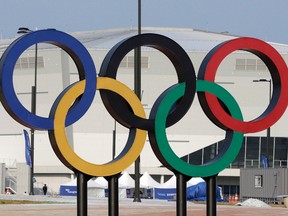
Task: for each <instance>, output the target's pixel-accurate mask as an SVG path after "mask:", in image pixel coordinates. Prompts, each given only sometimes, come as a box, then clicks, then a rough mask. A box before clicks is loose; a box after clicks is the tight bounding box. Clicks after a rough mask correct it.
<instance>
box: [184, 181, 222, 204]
mask: <svg viewBox="0 0 288 216" xmlns="http://www.w3.org/2000/svg"><path fill="white" fill-rule="evenodd" d="M187 200H196V201H206V182H200V183H198V184H196V185H193V186H191V187H188V188H187ZM216 201H217V202H225V200H223V199H222V198H221V190H220V187H218V186H216Z"/></svg>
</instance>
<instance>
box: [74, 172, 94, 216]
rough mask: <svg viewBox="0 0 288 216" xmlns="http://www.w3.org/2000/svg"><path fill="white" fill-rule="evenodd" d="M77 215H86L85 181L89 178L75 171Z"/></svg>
mask: <svg viewBox="0 0 288 216" xmlns="http://www.w3.org/2000/svg"><path fill="white" fill-rule="evenodd" d="M76 176H77V216H87V215H88V210H87V209H88V202H87V182H88V180H89V179H90V178H91V176H88V175H86V174H84V173H81V172H77V173H76Z"/></svg>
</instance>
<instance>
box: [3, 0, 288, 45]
mask: <svg viewBox="0 0 288 216" xmlns="http://www.w3.org/2000/svg"><path fill="white" fill-rule="evenodd" d="M141 8H142V10H141V11H142V16H141V22H142V27H177V28H194V29H200V30H205V31H213V32H229V33H230V34H232V35H237V36H249V37H256V38H259V39H262V40H266V41H270V42H277V43H285V44H288V25H287V21H288V18H287V16H288V13H287V11H288V1H287V0H274V1H271V0H177V1H176V0H174V1H173V0H142V1H141ZM0 9H1V10H0V17H1V19H0V38H1V39H6V38H14V37H15V36H16V34H17V30H18V28H19V27H28V28H30V29H31V30H36V29H45V28H55V29H57V30H61V31H64V32H75V31H90V30H98V29H111V28H129V27H136V28H137V25H138V21H137V19H138V0H81V1H80V0H49V1H47V0H0Z"/></svg>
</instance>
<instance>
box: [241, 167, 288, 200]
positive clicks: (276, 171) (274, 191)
mask: <svg viewBox="0 0 288 216" xmlns="http://www.w3.org/2000/svg"><path fill="white" fill-rule="evenodd" d="M287 194H288V169H287V168H259V169H253V168H251V169H249V168H248V169H247V168H246V169H241V170H240V200H241V201H243V200H246V199H249V198H254V199H259V200H262V201H264V202H266V203H283V197H284V196H283V195H287Z"/></svg>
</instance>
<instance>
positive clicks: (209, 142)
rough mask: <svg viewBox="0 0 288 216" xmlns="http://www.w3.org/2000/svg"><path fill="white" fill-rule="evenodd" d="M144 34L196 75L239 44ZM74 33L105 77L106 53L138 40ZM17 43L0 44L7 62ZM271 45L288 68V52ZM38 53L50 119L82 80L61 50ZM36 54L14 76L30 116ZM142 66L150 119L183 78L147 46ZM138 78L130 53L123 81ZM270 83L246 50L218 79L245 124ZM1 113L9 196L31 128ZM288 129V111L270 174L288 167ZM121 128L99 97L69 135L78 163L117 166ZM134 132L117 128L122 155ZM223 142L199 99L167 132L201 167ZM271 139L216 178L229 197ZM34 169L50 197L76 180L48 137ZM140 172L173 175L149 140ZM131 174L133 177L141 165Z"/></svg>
mask: <svg viewBox="0 0 288 216" xmlns="http://www.w3.org/2000/svg"><path fill="white" fill-rule="evenodd" d="M142 33H157V34H161V35H165V36H167V37H169V38H171V39H173V40H174V41H176V42H177V43H178V44H180V45H181V46H182V47H183V48H184V49H185V50H186V52H187V54H188V55H189V57H190V58H191V60H192V63H193V65H194V68H195V72H196V73H197V72H198V69H199V66H200V64H201V62H202V60H203V59H204V57H205V55H206V54H207V53H208V52H209V51H210V50H211V49H212V48H213V47H215V46H216V45H218V44H220V43H221V42H223V41H226V40H231V39H234V38H236V37H237V36H233V35H229V34H228V33H227V32H223V33H215V32H207V31H201V30H196V29H175V28H171V29H170V28H142ZM69 34H71V35H73V36H74V37H76V38H77V39H78V40H79V41H81V43H82V44H83V45H84V46H85V47H86V48H87V49H88V51H89V53H90V54H91V56H92V58H93V60H94V63H95V65H96V70H97V72H99V69H100V66H101V63H102V61H103V59H104V57H105V55H106V54H107V52H108V51H109V50H110V49H111V48H112V47H113V46H114V45H115V44H116V43H118V42H119V41H121V40H122V39H125V38H127V37H130V36H133V35H136V34H137V29H132V28H131V29H111V30H96V31H90V32H74V33H69ZM18 36H19V35H18ZM18 36H17V37H18ZM15 39H16V37H15V38H12V39H9V40H8V39H5V40H0V56H1V55H2V54H3V52H4V51H5V50H6V48H7V47H8V46H9V44H11V43H12V41H13V40H15ZM269 43H270V44H271V45H272V46H273V47H274V48H275V49H276V50H277V51H278V52H279V53H280V54H281V55H282V57H283V58H284V60H285V61H286V62H287V61H288V45H285V44H277V43H273V42H269ZM37 51H38V68H37V101H36V113H37V115H40V116H44V117H47V116H48V115H49V111H50V108H51V106H52V104H53V102H54V100H55V99H56V97H57V96H58V94H59V93H60V92H61V91H62V90H63V88H64V87H65V86H67V85H69V84H70V83H73V82H74V81H76V80H78V73H77V69H76V67H75V64H74V62H73V61H72V59H71V58H70V57H69V56H68V55H67V54H66V53H65V52H64V51H63V50H61V49H60V48H58V47H56V46H52V45H51V46H50V45H49V46H48V45H45V44H38V50H37ZM34 55H35V47H34V46H33V47H31V48H30V49H29V50H27V51H25V53H23V55H21V57H20V58H19V61H18V62H17V64H16V66H15V71H14V85H15V90H16V93H17V97H18V98H19V100H20V101H21V102H22V103H23V105H24V106H25V107H26V108H27V109H28V110H30V109H31V86H33V85H34V72H35V71H34V70H35V64H34V61H35V57H34ZM141 62H142V64H141V73H142V84H141V95H142V104H143V107H144V109H145V111H146V115H147V116H149V112H150V109H151V107H152V106H153V104H154V102H155V100H156V98H157V97H158V96H159V95H160V94H161V93H162V92H163V91H164V90H165V89H167V88H168V87H170V86H171V85H173V84H175V83H177V76H176V72H175V69H174V67H173V65H172V64H171V62H170V61H169V60H168V58H167V57H166V56H165V55H163V54H162V53H161V52H159V51H157V50H155V49H152V48H149V47H142V51H141ZM133 73H134V52H130V53H129V54H128V55H126V57H125V58H124V59H123V60H122V62H121V65H120V67H119V69H118V72H117V79H118V80H120V81H121V82H123V83H125V84H126V85H128V86H129V87H130V88H131V89H132V90H133V88H134V74H133ZM260 79H261V80H262V81H263V80H264V79H265V80H266V82H255V80H260ZM270 80H271V76H270V73H269V71H268V69H267V67H266V66H265V64H264V63H263V62H262V61H261V60H260V59H259V58H258V57H257V56H255V55H253V54H251V53H248V52H245V51H237V52H233V53H232V54H231V55H229V56H228V57H227V58H225V60H224V61H223V62H222V63H221V65H220V67H219V68H218V71H217V77H216V82H217V83H219V85H221V86H223V87H224V88H225V89H227V90H228V91H229V92H230V93H231V94H232V95H233V96H234V98H235V99H236V101H237V102H238V104H239V106H240V108H241V111H242V112H243V115H244V119H245V120H246V121H249V120H252V119H254V118H256V117H258V116H259V115H260V114H261V113H263V111H264V110H265V109H266V107H267V105H268V102H269V96H270V95H269V87H271V86H270V85H271V82H269V81H270ZM0 113H1V118H0V125H1V126H0V145H1V146H2V147H1V151H0V162H1V163H2V164H3V166H2V176H6V177H5V178H6V185H5V184H3V178H4V177H2V184H1V190H2V191H1V192H4V191H3V190H4V187H5V186H10V185H9V184H11V181H12V182H13V181H14V183H16V182H17V181H18V182H19V179H20V178H21V173H20V172H19V169H20V167H22V168H23V166H24V169H26V168H27V169H28V170H29V167H28V166H27V165H26V164H25V140H24V136H23V129H26V130H28V131H30V129H29V128H25V127H24V126H22V125H21V124H19V123H17V122H16V121H15V120H14V119H12V118H11V117H10V116H9V115H8V114H7V112H6V111H5V109H4V108H3V106H1V108H0ZM287 122H288V112H286V113H285V114H284V115H283V116H282V118H281V119H280V120H279V121H278V122H277V123H276V124H275V125H273V126H272V127H271V134H270V135H271V138H270V140H269V148H270V149H269V157H268V158H269V167H273V168H274V167H275V168H279V167H285V168H287V154H288V151H287V148H288V147H287V146H288V145H287V144H288V133H287ZM114 128H115V121H114V119H113V118H112V117H111V116H110V115H109V114H108V112H107V111H106V109H105V107H104V106H103V103H102V101H101V98H100V97H99V92H97V93H96V98H95V100H94V103H93V105H92V106H91V107H90V109H89V111H88V112H87V113H86V114H85V115H84V116H83V117H82V118H81V119H80V120H79V121H78V122H76V123H75V124H73V126H71V127H69V128H68V129H67V136H68V138H69V140H70V144H71V145H72V146H73V148H74V150H75V152H76V153H77V154H78V155H79V156H81V157H82V158H84V159H85V160H87V161H89V162H92V163H106V162H109V161H110V160H111V159H112V146H113V145H112V143H113V142H112V140H113V137H112V132H113V130H114ZM127 132H128V129H126V128H124V127H123V126H121V125H120V124H118V123H117V124H116V154H117V153H120V152H121V150H122V149H123V146H124V144H125V142H126V139H127ZM224 135H225V132H224V131H223V130H222V129H219V128H218V127H217V126H215V125H214V124H213V123H212V122H211V121H210V120H209V119H208V118H207V117H206V116H205V114H204V112H203V111H202V109H201V107H200V105H199V102H198V100H197V96H196V98H195V99H194V102H193V105H192V107H191V109H190V110H189V112H188V113H187V114H186V115H185V117H184V118H183V119H182V120H181V121H180V122H178V123H176V124H175V125H173V126H172V127H170V128H168V129H167V136H168V140H169V142H170V145H171V147H172V149H173V150H174V151H175V152H176V153H177V155H178V156H179V157H181V158H183V159H184V160H186V161H189V162H190V163H194V164H202V163H205V162H207V161H209V159H211V158H213V157H214V156H215V154H217V152H218V149H220V147H221V142H220V141H221V140H223V138H224ZM266 136H267V131H266V130H265V131H262V132H258V133H253V134H245V139H244V143H243V147H242V149H241V151H240V153H239V155H238V157H237V159H236V160H235V162H234V163H232V164H231V165H230V167H227V168H226V169H225V170H224V171H222V172H221V173H219V176H218V177H217V184H218V185H220V186H222V190H223V192H224V194H228V193H235V192H237V191H238V192H239V175H240V168H248V167H249V168H251V167H255V168H260V167H261V155H263V154H266ZM23 164H24V165H23ZM34 166H35V167H34V177H35V181H36V182H35V183H34V187H35V188H37V187H38V188H41V187H42V185H43V184H44V183H45V184H47V185H48V187H49V189H50V190H52V191H53V192H54V193H57V192H59V186H60V184H62V183H66V182H69V181H70V180H72V179H74V178H75V175H74V173H73V171H71V170H69V169H68V168H66V167H65V166H64V165H63V164H62V163H61V162H60V160H59V159H58V158H57V156H56V155H55V153H54V152H53V149H52V147H51V145H50V142H49V138H48V133H47V131H35V151H34ZM3 167H4V168H3ZM17 167H18V169H17ZM25 167H26V168H25ZM22 168H21V169H22ZM17 170H18V171H17ZM140 170H141V174H143V173H144V172H148V173H149V174H150V175H151V176H152V177H153V178H154V179H155V180H157V181H158V182H160V183H163V182H165V181H167V180H168V179H169V178H170V177H171V176H172V175H173V173H172V172H171V171H170V170H168V169H166V168H165V167H163V166H162V164H161V163H160V162H159V161H158V159H157V158H156V156H155V155H154V153H153V151H152V149H151V147H150V144H149V141H148V137H147V140H146V143H145V146H144V149H143V151H142V153H141V168H140ZM126 171H127V172H128V173H129V174H131V176H132V177H133V175H134V164H132V165H131V167H129V168H127V170H126ZM3 173H4V174H3ZM17 173H18V174H17ZM22 177H23V176H22ZM13 179H14V180H13ZM17 179H18V180H17ZM21 181H23V182H25V181H26V182H27V184H26V186H23V185H22V186H20V185H19V184H18V191H17V188H15V191H16V192H17V193H23V192H24V191H25V187H26V190H29V189H28V188H27V187H28V182H29V180H28V179H26V180H23V179H22V180H21ZM7 184H8V185H7ZM11 187H12V186H11ZM20 188H21V189H20ZM23 188H24V189H23Z"/></svg>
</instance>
